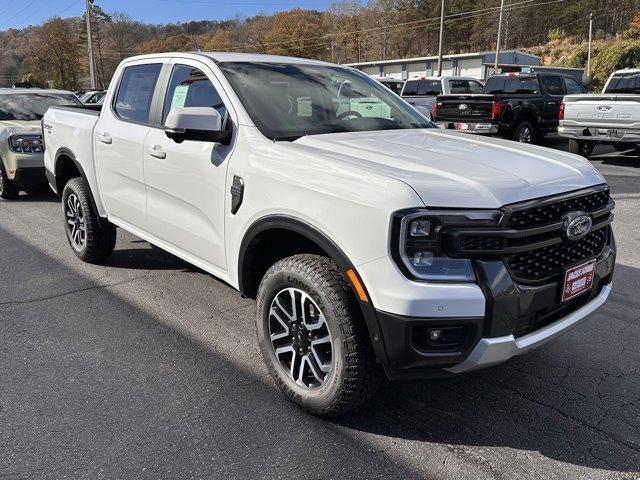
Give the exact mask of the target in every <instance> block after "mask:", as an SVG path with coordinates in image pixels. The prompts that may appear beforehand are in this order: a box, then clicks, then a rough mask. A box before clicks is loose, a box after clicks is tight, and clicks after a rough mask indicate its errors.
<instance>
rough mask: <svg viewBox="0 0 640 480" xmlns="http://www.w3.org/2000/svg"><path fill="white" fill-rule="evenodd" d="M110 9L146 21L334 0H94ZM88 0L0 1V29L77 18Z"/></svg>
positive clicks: (323, 6)
mask: <svg viewBox="0 0 640 480" xmlns="http://www.w3.org/2000/svg"><path fill="white" fill-rule="evenodd" d="M95 3H96V4H98V5H100V6H101V7H102V9H103V10H105V11H107V12H114V11H120V12H125V13H128V14H129V16H131V18H133V19H134V20H140V21H143V22H145V23H175V22H187V21H189V20H224V19H227V18H233V17H234V16H235V15H236V14H237V13H241V14H244V15H245V16H248V17H250V16H252V15H255V14H257V13H262V12H264V13H273V12H277V11H281V10H289V9H291V8H294V7H301V8H309V9H311V8H315V9H317V10H325V9H326V8H328V7H329V6H330V5H331V3H333V2H332V0H95ZM84 8H85V0H0V30H6V29H8V28H22V27H25V26H27V25H38V24H40V23H42V22H43V21H44V20H47V19H48V18H51V17H53V16H54V15H58V16H61V17H75V16H79V15H81V14H82V13H83V12H84Z"/></svg>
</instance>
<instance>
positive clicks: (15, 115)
mask: <svg viewBox="0 0 640 480" xmlns="http://www.w3.org/2000/svg"><path fill="white" fill-rule="evenodd" d="M69 104H80V102H79V101H78V99H77V98H76V96H75V95H74V94H73V93H71V92H67V91H63V90H41V89H37V88H28V89H24V88H13V89H0V198H4V199H14V198H16V197H17V196H18V193H19V192H20V190H24V191H26V192H27V193H31V192H34V191H36V190H38V189H39V187H41V186H43V185H45V186H46V184H47V181H46V179H45V176H44V173H45V170H44V160H43V155H42V152H43V148H44V147H43V143H42V127H41V126H40V120H41V119H42V115H43V114H44V112H46V111H47V108H49V107H50V106H51V105H69Z"/></svg>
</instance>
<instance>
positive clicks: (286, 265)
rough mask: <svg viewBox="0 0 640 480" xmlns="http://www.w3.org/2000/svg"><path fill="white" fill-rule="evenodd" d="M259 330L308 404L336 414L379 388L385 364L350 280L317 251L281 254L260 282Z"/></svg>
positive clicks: (279, 379)
mask: <svg viewBox="0 0 640 480" xmlns="http://www.w3.org/2000/svg"><path fill="white" fill-rule="evenodd" d="M257 300H258V305H257V334H258V342H259V344H260V350H261V351H262V356H263V358H264V361H265V363H266V365H267V368H268V370H269V373H270V374H271V376H272V377H273V379H274V380H275V382H276V384H277V385H278V387H279V388H280V389H281V390H282V392H283V393H284V394H285V395H286V396H287V397H288V398H289V399H290V400H292V401H293V402H295V403H297V404H298V405H300V406H301V407H302V408H304V409H305V410H307V411H309V412H311V413H313V414H317V415H324V416H336V415H340V414H343V413H345V412H347V411H349V410H352V409H354V408H356V407H358V406H359V405H361V404H362V403H364V402H365V401H366V400H367V399H368V398H369V397H371V395H373V393H374V392H375V390H376V388H377V386H378V384H379V380H380V372H379V368H378V366H377V365H376V363H375V357H374V353H373V349H372V346H371V343H370V340H369V336H368V334H367V329H366V326H365V325H364V323H363V319H362V318H361V315H360V312H359V310H358V307H357V306H356V304H355V300H354V297H353V294H352V292H351V288H350V286H349V284H348V283H347V281H346V280H345V279H344V277H343V275H342V274H341V272H340V270H339V268H338V266H337V265H336V264H335V263H334V262H333V261H332V260H331V259H329V258H326V257H321V256H318V255H295V256H293V257H288V258H285V259H283V260H280V261H278V262H276V263H275V264H274V265H273V266H272V267H271V268H270V269H269V270H268V271H267V273H266V274H265V275H264V278H263V279H262V282H261V283H260V287H259V289H258V299H257Z"/></svg>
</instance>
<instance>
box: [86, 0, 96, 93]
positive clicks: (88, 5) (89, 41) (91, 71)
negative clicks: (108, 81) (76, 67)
mask: <svg viewBox="0 0 640 480" xmlns="http://www.w3.org/2000/svg"><path fill="white" fill-rule="evenodd" d="M85 3H86V8H87V14H86V16H87V45H88V50H89V77H91V90H95V89H96V72H95V63H94V60H93V38H91V5H92V4H93V0H86V2H85Z"/></svg>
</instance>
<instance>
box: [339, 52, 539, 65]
mask: <svg viewBox="0 0 640 480" xmlns="http://www.w3.org/2000/svg"><path fill="white" fill-rule="evenodd" d="M512 53H515V54H517V55H524V56H527V57H532V58H540V57H538V56H537V55H532V54H530V53H526V52H521V51H520V50H503V51H501V52H500V56H501V57H502V56H503V55H508V54H512ZM495 54H496V52H494V51H489V50H486V51H484V52H474V53H454V54H452V55H443V56H442V58H443V59H444V60H452V59H460V58H476V57H484V56H486V55H494V56H495ZM433 60H438V56H437V55H431V56H429V57H413V58H411V57H408V58H396V59H393V60H377V61H373V62H356V63H345V65H346V66H348V67H365V66H368V65H371V66H376V65H388V64H394V63H414V62H426V61H433Z"/></svg>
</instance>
